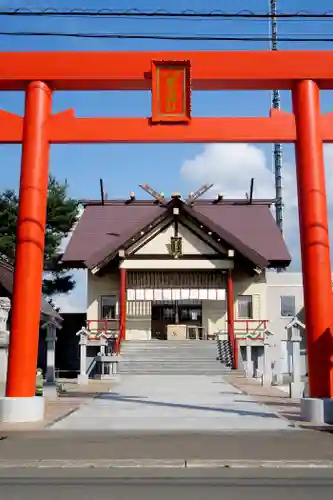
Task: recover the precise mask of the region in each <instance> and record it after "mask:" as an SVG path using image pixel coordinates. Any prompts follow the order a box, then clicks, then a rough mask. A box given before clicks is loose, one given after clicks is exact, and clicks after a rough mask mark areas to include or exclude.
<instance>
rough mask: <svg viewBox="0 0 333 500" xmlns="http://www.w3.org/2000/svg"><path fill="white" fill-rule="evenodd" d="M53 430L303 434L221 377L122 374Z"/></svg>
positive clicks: (56, 424) (52, 427) (55, 425)
mask: <svg viewBox="0 0 333 500" xmlns="http://www.w3.org/2000/svg"><path fill="white" fill-rule="evenodd" d="M50 429H51V430H54V431H55V430H72V431H74V430H75V431H79V430H87V431H89V430H90V431H91V430H95V429H98V430H100V431H103V430H104V431H118V432H121V431H131V432H133V431H142V432H148V431H149V432H177V431H183V432H199V433H200V432H223V431H260V432H264V431H276V430H294V431H295V430H297V427H295V426H294V425H293V424H292V423H291V422H289V421H288V420H287V419H284V418H283V417H281V416H279V415H278V414H277V413H274V412H273V411H272V409H271V408H269V407H268V406H265V405H264V404H261V403H257V402H255V400H254V399H253V398H251V396H248V395H245V394H243V393H242V392H241V391H240V390H239V389H237V388H235V387H234V386H232V385H231V384H229V383H227V382H226V381H225V380H223V378H222V377H221V376H205V375H182V376H181V377H179V376H176V375H154V376H152V375H122V376H121V378H120V379H119V381H118V382H116V383H115V384H113V386H112V392H109V393H105V394H102V395H101V396H100V397H99V398H96V399H93V400H91V401H90V402H89V403H88V404H85V405H83V406H81V407H80V408H78V409H77V410H76V411H74V412H73V413H71V414H70V415H69V416H67V417H65V418H63V419H61V420H59V421H58V422H55V423H54V424H52V425H51V426H50Z"/></svg>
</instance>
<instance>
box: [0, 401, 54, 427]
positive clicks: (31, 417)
mask: <svg viewBox="0 0 333 500" xmlns="http://www.w3.org/2000/svg"><path fill="white" fill-rule="evenodd" d="M44 412H45V400H44V398H43V397H40V396H35V397H32V398H7V397H2V398H0V422H5V423H28V422H40V421H41V420H43V419H44Z"/></svg>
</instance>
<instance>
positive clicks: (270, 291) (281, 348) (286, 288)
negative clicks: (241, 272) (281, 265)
mask: <svg viewBox="0 0 333 500" xmlns="http://www.w3.org/2000/svg"><path fill="white" fill-rule="evenodd" d="M266 276H267V312H268V317H269V320H270V321H269V329H270V331H271V332H272V333H273V334H274V336H273V338H272V341H273V347H272V351H271V355H272V358H273V359H275V360H276V362H277V370H278V371H279V372H281V373H286V371H285V370H286V369H288V361H287V360H288V353H287V330H286V326H287V324H288V323H289V322H290V321H291V319H292V317H285V316H281V297H282V296H288V295H291V296H294V297H295V310H296V314H297V312H298V311H299V310H300V309H302V307H303V305H304V301H303V281H302V273H291V272H281V273H277V272H273V271H270V272H267V274H266Z"/></svg>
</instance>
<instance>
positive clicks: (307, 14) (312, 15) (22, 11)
mask: <svg viewBox="0 0 333 500" xmlns="http://www.w3.org/2000/svg"><path fill="white" fill-rule="evenodd" d="M0 16H21V17H36V16H41V17H50V16H57V17H59V16H61V17H159V18H168V17H172V18H186V17H187V18H200V19H205V18H206V19H207V18H208V19H209V18H247V19H248V18H250V19H269V18H272V14H271V13H270V12H254V11H251V10H247V9H244V10H240V11H238V12H227V11H223V10H219V9H215V10H211V11H206V12H199V11H194V10H190V9H188V10H182V11H178V12H176V11H174V12H172V11H167V10H164V9H158V10H155V11H144V10H140V9H135V8H133V9H127V10H123V11H120V10H113V9H98V10H90V9H65V10H60V9H57V8H47V9H43V10H34V9H29V8H24V7H22V8H18V9H9V10H1V11H0ZM275 17H276V18H281V19H294V18H298V19H325V18H326V19H331V18H333V10H327V11H323V12H312V11H307V10H298V11H294V12H278V13H277V14H276V15H275Z"/></svg>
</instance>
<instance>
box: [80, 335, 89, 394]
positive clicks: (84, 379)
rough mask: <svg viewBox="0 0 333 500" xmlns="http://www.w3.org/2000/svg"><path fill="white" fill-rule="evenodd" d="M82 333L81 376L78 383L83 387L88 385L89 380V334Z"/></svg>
mask: <svg viewBox="0 0 333 500" xmlns="http://www.w3.org/2000/svg"><path fill="white" fill-rule="evenodd" d="M79 333H80V341H79V346H80V374H79V376H78V378H77V381H78V383H79V384H81V385H87V384H88V381H89V378H88V375H87V343H88V338H87V337H88V332H86V330H84V329H82V331H81V332H79Z"/></svg>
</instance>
